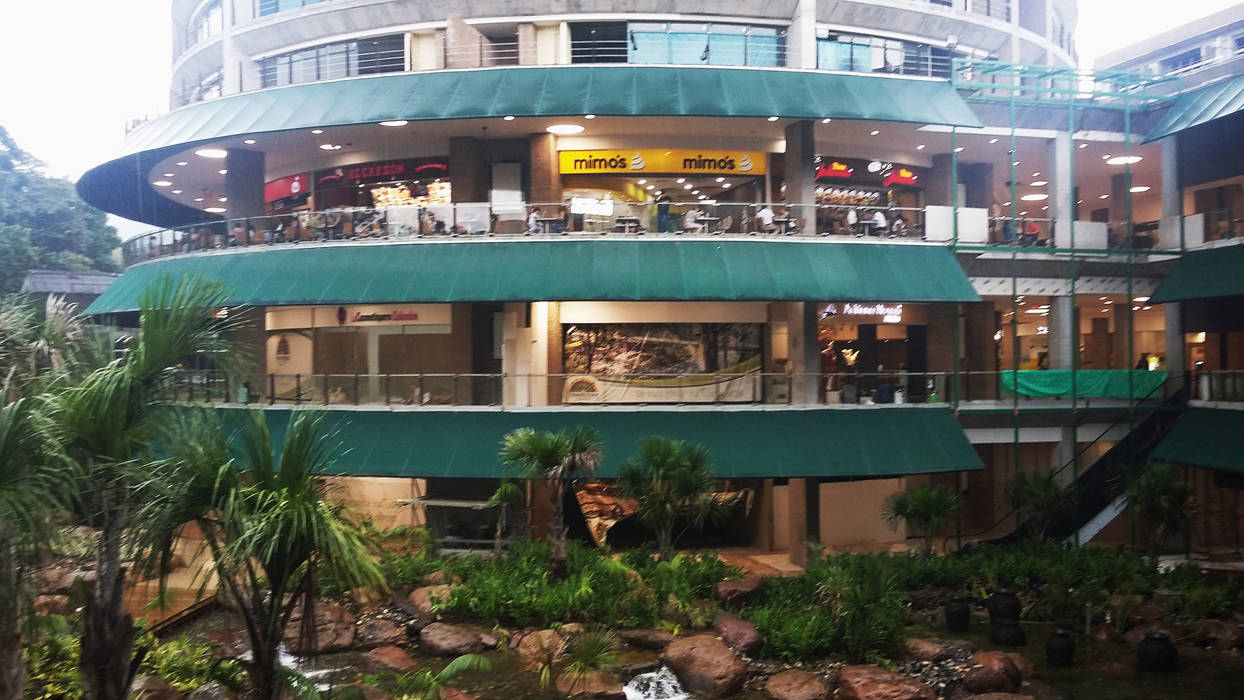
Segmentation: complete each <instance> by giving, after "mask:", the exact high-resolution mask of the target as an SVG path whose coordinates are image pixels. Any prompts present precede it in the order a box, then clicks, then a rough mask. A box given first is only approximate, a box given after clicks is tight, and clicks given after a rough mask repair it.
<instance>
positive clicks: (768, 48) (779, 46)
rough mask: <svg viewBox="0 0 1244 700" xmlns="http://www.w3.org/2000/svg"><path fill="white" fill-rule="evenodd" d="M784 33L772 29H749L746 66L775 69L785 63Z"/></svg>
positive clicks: (783, 31)
mask: <svg viewBox="0 0 1244 700" xmlns="http://www.w3.org/2000/svg"><path fill="white" fill-rule="evenodd" d="M785 41H786V31H785V30H780V31H779V30H778V29H775V28H773V27H749V28H748V34H747V65H749V66H770V67H777V66H781V65H783V64H784V63H785V60H784V59H785V55H784V54H785V51H786V48H785Z"/></svg>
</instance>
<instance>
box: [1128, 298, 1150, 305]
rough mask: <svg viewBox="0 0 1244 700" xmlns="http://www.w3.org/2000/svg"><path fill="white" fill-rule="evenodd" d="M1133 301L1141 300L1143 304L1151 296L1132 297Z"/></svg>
mask: <svg viewBox="0 0 1244 700" xmlns="http://www.w3.org/2000/svg"><path fill="white" fill-rule="evenodd" d="M1132 301H1136V302H1140V303H1142V304H1143V303H1145V302H1146V301H1149V297H1132Z"/></svg>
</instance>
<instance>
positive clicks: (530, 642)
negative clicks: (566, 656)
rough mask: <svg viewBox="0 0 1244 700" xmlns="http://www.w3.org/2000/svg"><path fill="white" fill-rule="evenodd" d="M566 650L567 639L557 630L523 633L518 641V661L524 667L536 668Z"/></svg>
mask: <svg viewBox="0 0 1244 700" xmlns="http://www.w3.org/2000/svg"><path fill="white" fill-rule="evenodd" d="M565 650H566V640H564V639H562V636H561V635H560V634H558V633H557V631H556V630H536V631H534V632H530V633H528V634H525V635H523V638H522V639H521V640H520V641H519V642H518V661H519V663H521V664H522V665H523V668H528V669H534V668H536V667H538V666H539V665H540V664H541V663H544V662H546V661H549V660H552V659H556V658H557V657H559V656H561V654H562V652H564V651H565Z"/></svg>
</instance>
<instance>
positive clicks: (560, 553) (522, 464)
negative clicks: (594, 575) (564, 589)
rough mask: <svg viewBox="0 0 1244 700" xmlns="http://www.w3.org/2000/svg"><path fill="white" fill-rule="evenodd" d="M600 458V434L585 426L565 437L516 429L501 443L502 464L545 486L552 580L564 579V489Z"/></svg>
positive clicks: (593, 469) (588, 473)
mask: <svg viewBox="0 0 1244 700" xmlns="http://www.w3.org/2000/svg"><path fill="white" fill-rule="evenodd" d="M604 456H605V446H604V439H603V438H602V437H601V434H600V432H599V431H598V430H596V429H595V428H589V427H586V426H579V427H578V428H575V430H574V432H572V433H569V434H567V433H565V432H560V433H549V432H539V431H536V430H532V429H531V428H519V429H517V430H515V431H513V432H511V433H508V434H507V435H506V436H505V437H504V438H502V440H501V452H500V458H501V462H502V463H503V464H506V465H508V466H509V467H511V468H513V469H515V470H517V472H518V474H519V475H520V476H521V477H522V478H524V479H542V480H544V482H545V484H546V485H547V486H548V490H549V536H548V541H549V549H550V551H551V553H552V560H551V562H550V564H551V567H552V568H551V572H550V573H551V574H552V576H553V578H554V579H555V580H559V579H563V578H565V577H566V519H565V515H564V509H565V499H566V487H567V486H568V485H570V484H571V482H572V481H573V480H574V479H576V478H579V477H583V476H591V475H592V474H595V473H596V468H597V467H598V466H600V463H601V461H602V460H603V459H604Z"/></svg>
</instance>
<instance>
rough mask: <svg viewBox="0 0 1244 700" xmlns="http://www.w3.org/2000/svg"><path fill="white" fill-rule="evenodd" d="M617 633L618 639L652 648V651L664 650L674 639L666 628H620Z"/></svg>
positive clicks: (637, 645)
mask: <svg viewBox="0 0 1244 700" xmlns="http://www.w3.org/2000/svg"><path fill="white" fill-rule="evenodd" d="M617 634H618V639H621V640H622V641H624V642H626V643H627V644H630V645H631V646H633V647H639V648H641V649H651V650H652V651H664V649H665V647H667V646H669V643H670V642H672V641H674V635H672V634H670V633H669V632H666V631H665V630H650V629H636V630H618V632H617Z"/></svg>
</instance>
